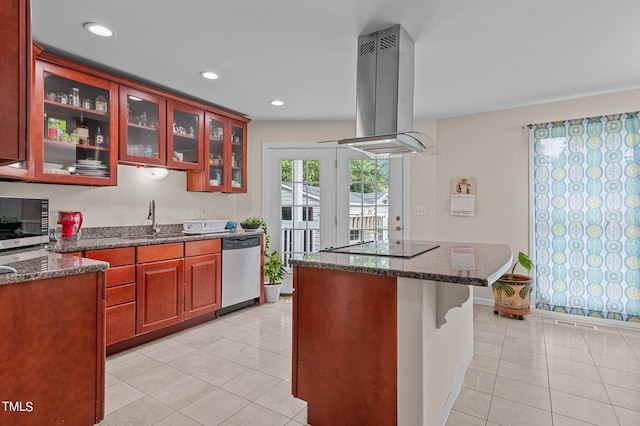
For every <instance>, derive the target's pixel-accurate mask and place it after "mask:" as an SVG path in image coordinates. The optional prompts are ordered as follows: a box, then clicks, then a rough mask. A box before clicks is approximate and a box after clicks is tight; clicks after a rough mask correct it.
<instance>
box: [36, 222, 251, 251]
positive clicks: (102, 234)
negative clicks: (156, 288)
mask: <svg viewBox="0 0 640 426" xmlns="http://www.w3.org/2000/svg"><path fill="white" fill-rule="evenodd" d="M262 233H263V232H262V230H261V229H259V230H256V231H245V230H243V229H238V230H237V231H236V232H220V233H213V234H186V233H183V232H182V225H175V224H174V225H161V227H160V232H159V233H158V234H152V233H151V227H150V226H122V227H117V226H114V227H107V228H89V229H87V230H86V231H85V230H83V233H82V238H80V239H79V240H78V241H71V242H66V241H65V242H56V241H52V242H51V244H50V246H49V249H50V250H52V251H54V252H57V253H70V252H78V251H84V250H100V249H108V248H118V247H131V246H147V245H153V244H168V243H181V242H186V241H200V240H211V239H220V238H229V237H238V236H247V235H260V234H262Z"/></svg>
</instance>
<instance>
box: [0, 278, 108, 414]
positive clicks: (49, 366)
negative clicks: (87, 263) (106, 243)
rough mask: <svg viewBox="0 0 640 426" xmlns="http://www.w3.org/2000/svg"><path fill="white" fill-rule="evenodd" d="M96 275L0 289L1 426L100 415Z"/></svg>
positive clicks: (100, 314)
mask: <svg viewBox="0 0 640 426" xmlns="http://www.w3.org/2000/svg"><path fill="white" fill-rule="evenodd" d="M104 304H105V299H104V273H103V272H92V273H86V274H80V275H71V276H65V277H57V278H48V279H42V280H36V281H28V282H21V283H15V284H5V285H0V324H2V327H0V342H2V343H1V344H0V389H1V393H2V401H10V402H12V403H14V406H16V405H15V404H18V403H20V406H21V408H23V409H25V410H28V407H29V406H30V407H32V409H31V411H15V410H10V409H7V408H0V424H2V425H23V426H28V425H37V426H39V425H52V424H66V425H87V426H88V425H93V424H97V423H99V422H100V421H101V420H102V419H103V418H104V385H105V383H104V377H105V369H104V368H105V366H104V362H105V344H104Z"/></svg>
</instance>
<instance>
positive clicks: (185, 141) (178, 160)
mask: <svg viewBox="0 0 640 426" xmlns="http://www.w3.org/2000/svg"><path fill="white" fill-rule="evenodd" d="M203 127H204V111H202V110H200V109H197V108H194V107H192V106H189V105H185V104H180V103H178V102H174V101H168V102H167V166H169V167H172V168H176V169H180V170H198V169H202V167H203V158H202V157H203V155H202V147H203V144H202V143H201V135H202V133H203V132H202V129H203Z"/></svg>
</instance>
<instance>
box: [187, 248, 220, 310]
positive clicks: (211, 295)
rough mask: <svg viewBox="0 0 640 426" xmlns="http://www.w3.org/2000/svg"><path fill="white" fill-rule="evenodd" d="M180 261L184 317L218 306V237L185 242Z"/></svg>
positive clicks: (216, 308)
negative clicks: (182, 257) (182, 268)
mask: <svg viewBox="0 0 640 426" xmlns="http://www.w3.org/2000/svg"><path fill="white" fill-rule="evenodd" d="M184 261H185V264H184V276H185V280H184V284H185V287H184V311H185V313H184V315H185V319H188V318H193V317H196V316H199V315H202V314H206V313H208V312H214V311H216V310H218V309H220V302H221V296H222V282H221V279H222V269H221V266H222V263H221V261H222V258H221V252H220V240H203V241H191V242H186V243H185V260H184Z"/></svg>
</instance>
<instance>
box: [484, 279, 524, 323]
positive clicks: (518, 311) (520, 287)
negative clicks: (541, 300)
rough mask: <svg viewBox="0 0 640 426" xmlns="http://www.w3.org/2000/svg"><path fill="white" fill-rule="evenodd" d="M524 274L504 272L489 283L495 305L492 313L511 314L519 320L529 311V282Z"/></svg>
mask: <svg viewBox="0 0 640 426" xmlns="http://www.w3.org/2000/svg"><path fill="white" fill-rule="evenodd" d="M532 282H533V278H531V277H528V276H526V275H518V274H513V275H512V274H504V275H502V276H501V277H500V278H498V280H497V281H496V282H495V283H493V284H492V285H491V287H492V289H493V298H494V300H495V305H494V306H493V313H494V314H496V315H498V313H502V314H504V315H513V316H514V317H517V318H518V319H519V320H522V319H524V315H528V314H530V313H531V283H532Z"/></svg>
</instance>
